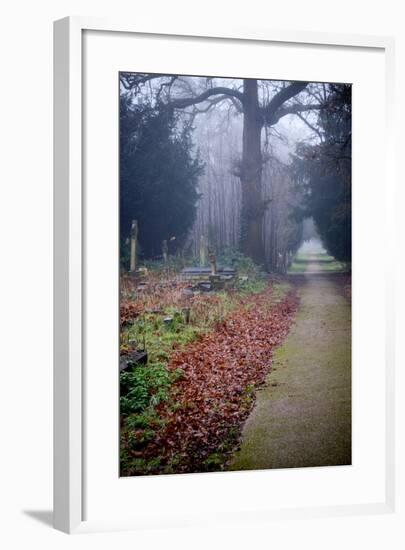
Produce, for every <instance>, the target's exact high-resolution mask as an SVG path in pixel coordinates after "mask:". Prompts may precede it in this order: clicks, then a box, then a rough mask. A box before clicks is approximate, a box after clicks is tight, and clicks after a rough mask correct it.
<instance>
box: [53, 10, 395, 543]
mask: <svg viewBox="0 0 405 550" xmlns="http://www.w3.org/2000/svg"><path fill="white" fill-rule="evenodd" d="M392 81H393V44H392V40H390V39H388V38H380V37H379V38H377V37H357V36H346V35H341V36H330V35H322V34H316V33H304V34H297V33H289V32H281V31H265V32H264V31H254V30H250V31H249V30H242V31H234V32H225V31H215V30H213V31H211V32H209V31H207V30H206V29H195V30H193V31H191V30H185V29H181V28H179V29H138V28H136V25H134V26H132V25H130V24H128V23H125V24H122V23H117V22H114V21H99V20H94V19H88V18H67V19H63V20H61V21H58V22H56V23H55V433H54V435H55V480H54V481H55V526H56V527H57V528H59V529H62V530H64V531H66V532H84V531H89V530H90V531H92V530H103V529H120V528H139V527H145V526H155V525H156V526H158V525H159V526H162V525H183V524H184V525H189V524H192V523H194V522H203V523H204V522H205V523H206V522H210V521H223V520H227V519H237V520H242V519H272V518H276V517H295V516H296V517H303V516H305V515H306V516H308V515H313V516H316V515H339V514H354V513H359V512H360V513H376V512H381V513H382V512H389V511H392V510H393V506H394V496H395V494H394V493H395V491H394V465H393V445H394V432H393V415H394V412H393V411H394V400H393V394H394V392H393V389H394V385H393V384H394V380H393V377H394V362H393V342H392V324H393V298H392V281H391V279H390V277H391V275H390V269H389V268H390V265H391V261H392V256H393V253H392V235H393V226H392V223H393V222H392V217H391V216H390V212H391V210H392V208H393V201H394V190H393V186H394V182H393V174H392V164H393V163H392V158H391V155H392V154H393V153H392V149H393V148H392V128H391V124H392V120H393V113H392V96H391V93H392V92H391V89H392ZM371 112H372V113H373V116H372V120H371V117H370V113H371ZM371 126H372V131H370V130H371ZM370 158H373V163H370V162H369V159H370ZM381 204H383V205H384V208H383V209H381ZM377 216H378V218H377ZM376 219H379V224H378V226H377V225H376V223H375V221H376ZM375 250H378V251H379V258H382V259H381V260H380V261H379V262H376V265H373V269H370V258H372V257H375V254H373V252H374V251H375ZM370 296H373V301H372V303H370Z"/></svg>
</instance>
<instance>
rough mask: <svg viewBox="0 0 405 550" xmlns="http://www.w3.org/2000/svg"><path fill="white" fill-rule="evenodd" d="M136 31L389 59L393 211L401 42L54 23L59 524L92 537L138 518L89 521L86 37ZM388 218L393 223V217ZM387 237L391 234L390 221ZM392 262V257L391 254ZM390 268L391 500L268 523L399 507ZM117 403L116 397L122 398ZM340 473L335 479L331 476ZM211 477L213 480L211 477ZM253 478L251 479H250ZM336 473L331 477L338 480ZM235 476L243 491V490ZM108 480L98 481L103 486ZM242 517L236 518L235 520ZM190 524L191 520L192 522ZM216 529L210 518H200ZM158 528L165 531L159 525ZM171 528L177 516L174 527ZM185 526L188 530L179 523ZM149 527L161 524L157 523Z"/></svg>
mask: <svg viewBox="0 0 405 550" xmlns="http://www.w3.org/2000/svg"><path fill="white" fill-rule="evenodd" d="M88 31H91V32H93V31H94V32H98V31H100V32H104V31H108V32H112V33H129V34H133V35H146V36H165V37H167V36H175V37H176V38H177V39H180V40H181V37H184V38H186V37H190V36H193V37H198V38H199V39H202V40H206V41H209V40H212V39H214V38H215V39H221V40H233V41H244V42H245V41H249V42H252V43H266V42H277V43H281V44H294V45H303V46H304V45H309V44H310V45H320V46H324V47H331V48H336V47H342V48H359V49H368V48H370V49H378V50H379V51H381V52H382V53H383V55H384V59H385V69H386V71H385V89H386V96H385V102H386V103H385V105H384V109H385V119H386V120H385V124H386V144H385V145H386V147H385V150H384V152H383V153H382V154H383V155H384V164H385V168H386V170H385V175H384V179H385V188H386V191H385V193H386V194H387V196H386V199H387V209H388V210H390V209H391V208H392V209H393V201H394V191H393V181H394V175H393V168H392V167H393V164H394V162H393V150H394V147H393V146H392V141H393V119H394V115H393V96H392V92H391V90H392V89H393V79H394V42H393V39H392V38H389V37H373V36H357V35H346V34H341V35H331V34H322V33H312V32H305V33H297V32H285V31H277V30H266V29H264V30H263V29H256V30H255V29H236V30H231V31H229V30H226V29H199V28H198V26H197V28H195V29H190V28H189V27H188V28H182V26H181V23H179V26H178V28H170V29H161V28H154V27H150V28H138V27H137V25H136V23H134V24H131V23H129V22H120V21H114V20H99V19H93V18H83V17H69V18H65V19H62V20H60V21H57V22H55V34H54V97H55V102H54V124H55V145H54V253H55V260H54V283H55V284H54V304H55V305H54V316H55V330H54V525H55V527H56V528H57V529H60V530H62V531H65V532H68V533H73V532H85V531H93V530H102V529H121V528H125V529H128V528H134V529H135V528H138V527H140V526H144V525H145V523H142V524H140V523H139V522H137V521H136V520H135V519H133V520H132V519H128V518H127V519H123V520H122V521H120V520H117V519H111V520H109V518H105V517H104V518H100V520H99V521H96V520H91V521H87V520H86V521H84V517H83V509H84V500H85V495H84V490H83V482H84V478H85V475H86V469H85V468H84V444H83V443H84V441H85V438H86V437H87V435H88V434H87V433H86V431H85V430H84V429H83V421H84V420H83V418H84V407H83V399H84V398H85V391H86V390H85V388H84V386H83V349H84V346H85V345H86V340H85V336H84V332H83V307H84V304H83V278H84V273H83V265H84V264H83V257H84V256H83V255H84V254H85V253H86V251H85V250H84V247H83V225H84V223H83V222H84V216H85V215H86V211H85V205H84V203H83V186H82V178H83V165H84V162H85V159H84V158H83V147H82V144H83V140H82V132H83V126H82V125H83V79H84V76H83V71H84V68H83V35H84V33H85V32H88ZM388 218H389V216H388ZM385 232H386V233H385V236H386V237H387V239H390V237H391V236H392V235H393V226H392V222H390V220H389V219H388V225H387V227H386V229H385ZM388 256H389V254H388ZM389 262H390V260H389V258H388V260H387V266H388V269H387V270H386V275H385V289H384V290H382V291H384V292H386V307H387V314H386V319H387V326H386V331H387V338H386V342H385V346H386V349H385V365H384V367H385V390H384V395H385V434H386V437H385V449H384V454H385V491H384V493H385V496H384V498H383V499H381V500H380V501H378V502H358V503H357V504H353V503H352V504H348V505H342V504H336V505H335V506H325V507H309V508H303V507H300V506H298V507H290V508H288V509H284V508H282V507H281V508H280V509H279V510H276V511H275V510H273V511H271V512H268V511H267V510H266V509H264V508H263V510H262V511H261V514H258V516H260V517H261V519H271V518H275V517H307V516H308V515H312V516H324V515H348V514H356V513H362V514H365V513H389V512H392V511H393V510H394V509H395V468H394V406H395V403H394V399H393V396H394V393H395V391H394V390H395V388H394V367H395V365H394V342H393V336H392V335H393V332H394V331H393V323H394V310H393V284H392V269H391V268H392V265H390V263H389ZM117 399H118V395H117ZM331 472H332V471H331ZM204 475H210V474H204ZM247 475H249V474H247ZM331 475H333V473H331ZM237 479H240V478H235V483H237V482H238V481H237ZM102 483H103V481H102V480H100V484H102ZM235 517H236V516H235ZM187 521H188V520H186V521H185V523H187ZM201 521H202V522H204V521H209V516H207V517H201ZM159 523H160V524H165V519H164V518H161V520H160V521H159ZM166 523H167V524H168V525H171V520H170V518H169V519H168V520H167V522H166ZM180 523H181V522H180ZM147 524H148V525H154V520H153V518H152V517H151V518H150V522H149V523H147Z"/></svg>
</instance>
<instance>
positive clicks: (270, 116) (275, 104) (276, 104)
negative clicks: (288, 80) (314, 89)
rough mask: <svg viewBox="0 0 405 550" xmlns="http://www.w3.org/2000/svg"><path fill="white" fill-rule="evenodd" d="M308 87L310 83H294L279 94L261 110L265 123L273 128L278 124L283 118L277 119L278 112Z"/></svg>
mask: <svg viewBox="0 0 405 550" xmlns="http://www.w3.org/2000/svg"><path fill="white" fill-rule="evenodd" d="M307 85H308V82H293V83H292V84H289V85H288V86H286V87H285V88H282V89H281V90H280V91H279V92H277V93H276V95H275V96H273V98H272V99H271V101H270V102H269V103H268V104H267V105H265V106H264V107H262V108H261V114H262V119H263V123H264V124H267V125H269V126H271V125H273V124H275V123H276V122H278V121H279V120H280V118H281V116H279V117H276V116H275V114H276V112H277V111H278V110H279V109H280V107H281V106H282V105H283V104H284V103H285V102H286V101H288V100H289V99H291V98H292V97H294V96H296V95H298V94H299V93H300V92H302V91H303V90H304V89H305V88H306V87H307ZM286 114H287V113H286Z"/></svg>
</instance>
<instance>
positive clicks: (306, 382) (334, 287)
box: [229, 273, 351, 470]
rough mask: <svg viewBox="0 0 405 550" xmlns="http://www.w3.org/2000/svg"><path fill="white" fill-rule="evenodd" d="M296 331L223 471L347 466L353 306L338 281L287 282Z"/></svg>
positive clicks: (313, 277)
mask: <svg viewBox="0 0 405 550" xmlns="http://www.w3.org/2000/svg"><path fill="white" fill-rule="evenodd" d="M292 280H293V282H294V284H297V285H298V287H299V293H300V296H301V305H300V310H299V312H298V314H297V318H296V322H295V326H294V327H293V329H292V330H291V332H290V334H289V336H288V338H287V340H286V341H285V343H284V345H283V346H282V347H280V348H279V349H278V350H277V352H276V353H275V356H274V363H273V369H272V371H271V373H270V374H269V376H268V378H267V381H266V385H265V386H264V387H263V388H262V389H261V390H260V391H259V392H258V394H257V401H256V404H255V407H254V409H253V411H252V413H251V415H250V416H249V418H248V420H247V422H246V424H245V427H244V430H243V435H242V443H241V449H240V450H239V451H238V452H237V453H236V454H235V456H234V458H233V460H232V462H231V464H230V466H229V469H231V470H252V469H263V468H298V467H305V466H332V465H344V464H351V308H350V304H349V302H348V301H347V300H346V298H345V297H344V296H343V294H342V292H341V290H340V289H339V281H338V278H336V276H335V277H333V276H328V275H327V274H314V273H311V274H308V275H298V276H295V277H292Z"/></svg>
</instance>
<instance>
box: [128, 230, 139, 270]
mask: <svg viewBox="0 0 405 550" xmlns="http://www.w3.org/2000/svg"><path fill="white" fill-rule="evenodd" d="M137 242H138V222H137V221H136V220H132V226H131V260H130V264H129V271H130V272H131V273H135V270H136V247H137Z"/></svg>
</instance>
